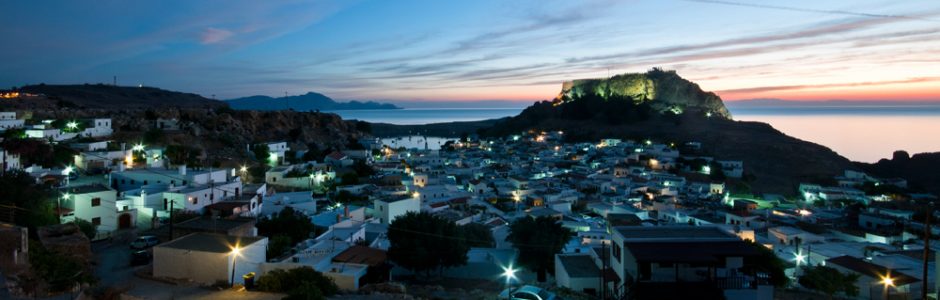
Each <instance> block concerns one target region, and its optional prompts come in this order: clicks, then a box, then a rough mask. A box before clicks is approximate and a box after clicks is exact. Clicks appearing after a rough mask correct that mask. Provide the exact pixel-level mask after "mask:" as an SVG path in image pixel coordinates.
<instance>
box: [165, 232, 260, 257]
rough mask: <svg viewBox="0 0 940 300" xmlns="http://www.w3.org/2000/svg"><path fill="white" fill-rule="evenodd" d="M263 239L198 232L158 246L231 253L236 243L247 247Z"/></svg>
mask: <svg viewBox="0 0 940 300" xmlns="http://www.w3.org/2000/svg"><path fill="white" fill-rule="evenodd" d="M263 239H267V238H266V237H244V236H231V235H222V234H215V233H205V232H197V233H192V234H188V235H186V236H183V237H181V238H178V239H175V240H172V241H169V242H166V243H163V244H160V245H157V247H161V248H173V249H182V250H192V251H200V252H214V253H229V252H231V251H232V247H234V246H235V245H239V246H240V247H245V246H248V245H251V244H254V243H255V242H257V241H260V240H263Z"/></svg>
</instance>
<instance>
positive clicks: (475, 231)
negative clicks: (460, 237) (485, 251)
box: [460, 223, 496, 248]
mask: <svg viewBox="0 0 940 300" xmlns="http://www.w3.org/2000/svg"><path fill="white" fill-rule="evenodd" d="M460 229H461V230H462V231H463V234H464V236H465V237H466V238H467V246H469V247H478V248H492V247H496V240H495V239H493V232H492V231H490V228H489V227H487V226H486V225H483V224H480V223H468V224H467V225H463V226H460Z"/></svg>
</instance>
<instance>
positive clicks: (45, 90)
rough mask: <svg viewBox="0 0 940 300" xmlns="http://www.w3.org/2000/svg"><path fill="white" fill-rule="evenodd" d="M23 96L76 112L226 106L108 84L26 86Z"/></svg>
mask: <svg viewBox="0 0 940 300" xmlns="http://www.w3.org/2000/svg"><path fill="white" fill-rule="evenodd" d="M19 91H20V92H24V93H30V94H39V95H44V96H45V97H47V98H48V100H52V102H55V103H57V104H58V105H59V106H69V107H75V108H113V109H119V108H148V107H182V108H218V107H225V106H227V105H226V104H225V102H222V101H217V100H212V99H209V98H205V97H203V96H200V95H196V94H192V93H183V92H175V91H168V90H163V89H159V88H154V87H146V86H145V87H130V86H114V85H105V84H69V85H52V84H38V85H27V86H24V87H21V88H19Z"/></svg>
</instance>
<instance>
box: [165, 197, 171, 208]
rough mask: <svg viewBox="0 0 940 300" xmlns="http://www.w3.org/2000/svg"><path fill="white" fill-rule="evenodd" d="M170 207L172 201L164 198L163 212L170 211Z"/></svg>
mask: <svg viewBox="0 0 940 300" xmlns="http://www.w3.org/2000/svg"><path fill="white" fill-rule="evenodd" d="M169 205H170V201H168V200H166V198H163V210H168V209H169V208H170V206H169Z"/></svg>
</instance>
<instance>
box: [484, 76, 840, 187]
mask: <svg viewBox="0 0 940 300" xmlns="http://www.w3.org/2000/svg"><path fill="white" fill-rule="evenodd" d="M533 129H534V130H544V131H555V130H561V131H564V132H565V135H566V139H568V140H569V141H597V140H599V139H602V138H626V139H634V140H644V139H652V140H656V141H660V142H665V143H675V144H678V145H681V144H682V143H685V142H701V143H702V145H703V149H704V152H703V153H702V154H703V155H708V156H712V157H715V158H716V159H721V160H740V161H743V162H744V165H745V172H746V175H747V176H745V177H746V178H745V180H744V181H743V182H741V185H742V186H745V187H747V188H749V189H750V190H751V191H753V192H763V193H778V194H786V195H792V194H794V193H795V191H796V188H797V186H798V185H799V184H800V183H801V182H819V181H823V180H828V179H829V178H832V176H835V175H838V174H841V172H843V171H844V170H846V169H857V167H856V166H854V165H853V164H852V162H851V161H849V160H848V159H846V158H845V157H842V156H840V155H839V154H837V153H835V152H833V151H832V150H830V149H829V148H826V147H824V146H821V145H818V144H814V143H811V142H807V141H803V140H800V139H797V138H793V137H790V136H787V135H785V134H783V133H781V132H780V131H778V130H776V129H774V128H773V127H771V126H770V125H768V124H765V123H760V122H741V121H734V120H732V119H731V114H730V113H729V112H728V110H727V108H726V107H725V105H724V103H723V102H722V100H721V98H720V97H718V96H717V95H715V94H714V93H711V92H706V91H703V90H702V89H701V88H699V86H698V85H697V84H695V83H693V82H691V81H688V80H686V79H683V78H681V77H679V75H678V74H676V73H675V72H674V71H662V70H659V69H654V70H652V71H650V72H647V73H643V74H624V75H617V76H614V77H611V78H610V79H606V80H605V79H589V80H577V81H572V82H566V83H564V84H563V85H562V90H561V92H560V93H559V96H558V97H556V98H555V99H553V100H551V101H542V102H537V103H535V104H533V105H532V106H530V107H528V108H526V109H525V110H524V111H523V112H522V113H520V114H519V115H518V116H515V117H511V118H507V119H504V120H501V121H498V122H496V123H495V124H494V125H492V127H490V128H488V129H484V130H480V131H479V133H480V134H482V135H485V136H505V135H509V134H515V133H518V132H521V131H525V130H533Z"/></svg>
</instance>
